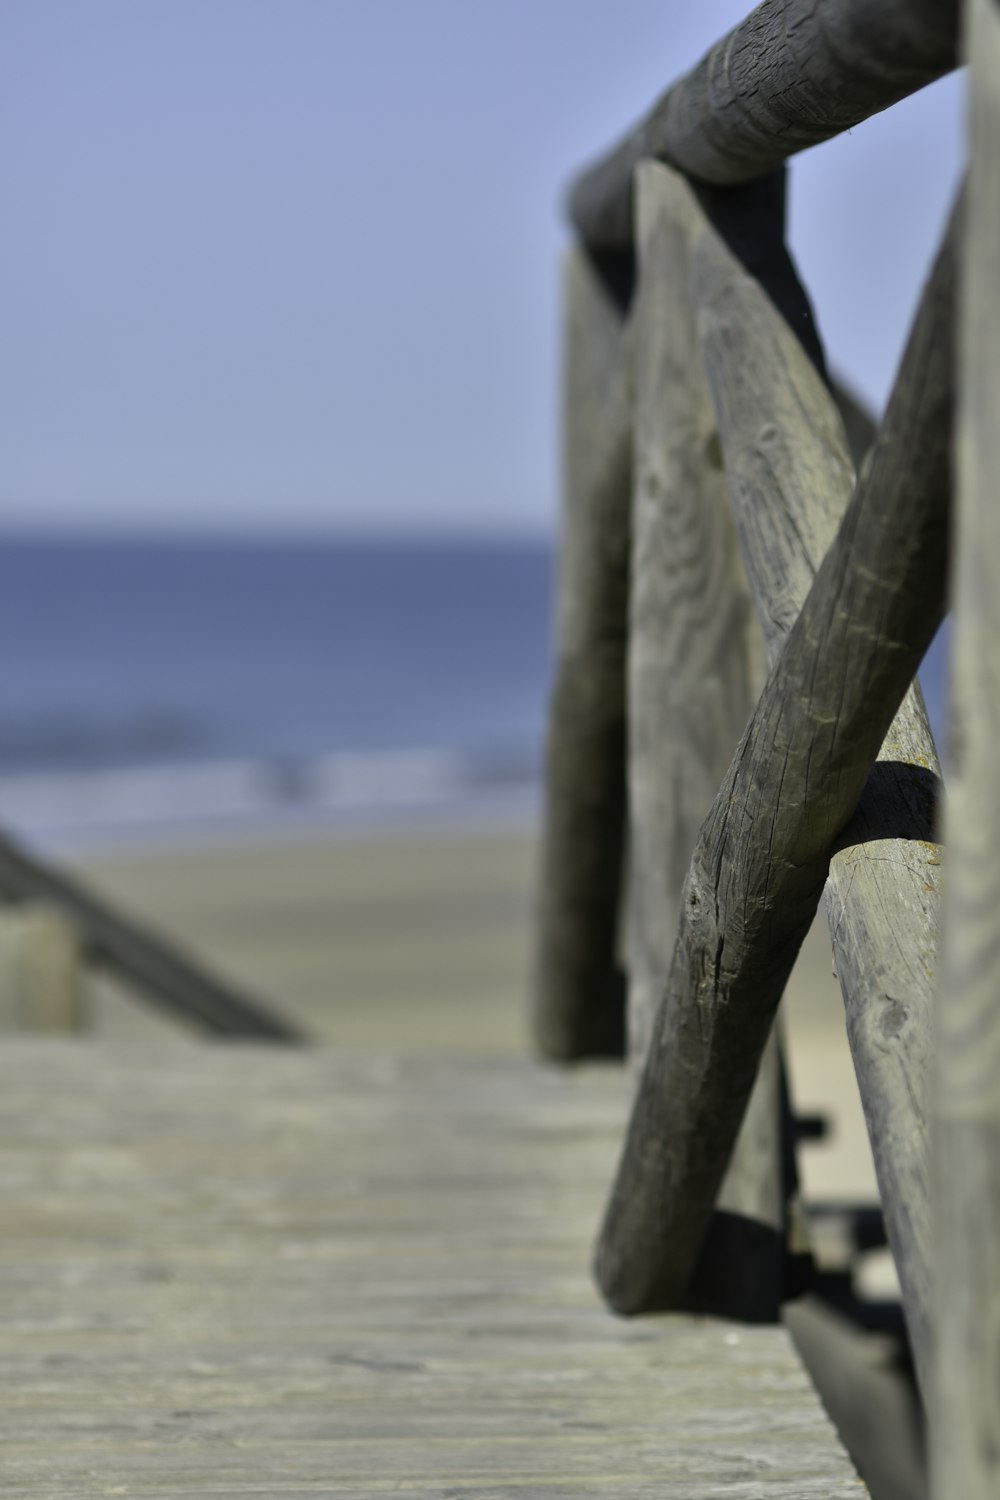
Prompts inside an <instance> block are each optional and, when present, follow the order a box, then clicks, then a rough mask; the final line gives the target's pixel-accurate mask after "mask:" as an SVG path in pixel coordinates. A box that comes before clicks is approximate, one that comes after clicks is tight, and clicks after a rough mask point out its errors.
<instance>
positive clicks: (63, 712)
mask: <svg viewBox="0 0 1000 1500" xmlns="http://www.w3.org/2000/svg"><path fill="white" fill-rule="evenodd" d="M552 616H553V553H552V549H551V547H550V546H549V545H547V544H546V543H545V542H543V541H538V542H495V541H491V542H477V543H472V542H461V543H460V542H454V543H447V542H439V541H434V542H431V541H427V542H403V541H398V542H388V541H371V542H368V541H344V540H336V541H329V540H328V541H284V542H275V541H271V540H268V541H254V542H236V541H224V540H209V541H206V540H203V539H202V540H182V539H174V540H169V541H164V540H160V539H156V540H135V539H109V538H90V539H81V538H63V539H56V538H26V537H8V538H6V539H3V540H2V543H0V683H2V692H0V826H3V827H5V828H7V829H8V830H10V831H13V832H14V833H15V834H16V835H18V836H19V837H21V838H22V839H24V840H26V841H27V842H28V843H30V844H33V845H34V846H36V847H40V848H43V849H50V850H57V851H58V850H63V849H74V848H79V847H88V846H101V845H107V844H112V843H117V842H120V841H140V842H143V843H147V844H148V843H155V842H164V841H166V842H170V841H176V840H177V839H182V840H190V839H192V838H198V837H209V838H217V837H219V836H220V835H222V834H226V833H232V834H234V835H237V834H241V833H244V832H251V833H254V834H259V833H261V832H266V831H269V830H270V831H281V830H288V829H289V828H294V829H296V830H299V831H305V830H312V829H315V830H319V831H335V830H337V829H359V828H365V829H371V828H377V827H381V826H385V825H391V826H399V825H400V824H401V823H404V822H406V823H412V822H415V821H416V822H420V823H426V822H427V821H428V820H431V821H435V822H437V821H441V820H444V819H456V818H457V819H469V818H472V819H484V818H489V819H492V818H500V819H504V820H509V819H519V820H523V819H527V818H530V817H532V816H534V815H535V814H536V813H537V809H538V805H539V795H540V769H541V759H542V744H543V738H544V720H545V709H546V703H547V698H548V689H549V680H550V673H551V644H550V643H551V623H552ZM923 676H924V682H925V688H926V689H927V691H928V697H929V701H930V706H931V711H932V717H933V718H934V719H936V720H937V721H938V724H939V725H940V720H941V715H942V709H943V704H944V698H945V689H944V683H945V671H944V650H943V647H942V645H941V643H938V646H937V647H936V648H932V652H931V654H930V656H929V659H928V662H927V663H926V664H925V669H924V673H923Z"/></svg>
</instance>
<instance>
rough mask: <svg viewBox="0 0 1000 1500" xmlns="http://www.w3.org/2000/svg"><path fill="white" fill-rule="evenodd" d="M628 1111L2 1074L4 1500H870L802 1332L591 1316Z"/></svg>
mask: <svg viewBox="0 0 1000 1500" xmlns="http://www.w3.org/2000/svg"><path fill="white" fill-rule="evenodd" d="M627 1093H628V1084H627V1079H626V1077H625V1075H624V1071H623V1070H621V1069H614V1070H612V1069H608V1068H599V1069H593V1070H592V1069H574V1070H572V1071H564V1072H554V1071H553V1070H552V1069H547V1068H540V1067H533V1066H530V1065H527V1064H525V1063H521V1062H483V1061H479V1060H474V1059H473V1060H470V1059H463V1060H461V1061H460V1062H455V1061H452V1062H451V1063H447V1062H443V1061H440V1060H436V1059H422V1060H420V1059H413V1058H410V1059H407V1058H397V1057H392V1056H384V1055H376V1056H368V1057H363V1056H357V1055H353V1056H352V1055H351V1054H349V1053H348V1054H337V1053H335V1052H332V1051H330V1050H325V1049H318V1048H317V1049H313V1050H308V1051H307V1050H304V1049H303V1050H300V1051H292V1050H290V1049H287V1048H286V1049H277V1048H274V1047H267V1046H264V1047H254V1048H252V1049H247V1048H239V1049H234V1048H228V1047H227V1048H222V1047H189V1048H185V1049H183V1050H182V1051H176V1050H171V1049H164V1048H160V1047H156V1048H149V1049H137V1048H135V1047H128V1048H122V1049H115V1048H111V1047H107V1046H102V1047H97V1046H95V1045H93V1044H92V1043H80V1042H66V1041H59V1040H52V1039H46V1040H45V1042H44V1043H42V1042H38V1041H25V1040H21V1039H15V1040H13V1041H10V1042H7V1043H5V1045H4V1047H3V1049H2V1050H0V1140H2V1141H3V1179H4V1233H3V1235H2V1236H0V1316H2V1318H3V1351H2V1362H3V1363H2V1368H3V1375H4V1400H3V1402H2V1404H0V1444H2V1448H3V1493H4V1495H5V1497H6V1496H10V1497H11V1500H29V1497H30V1500H70V1497H73V1500H84V1497H88V1500H90V1497H96V1496H103V1495H116V1494H117V1495H125V1496H128V1497H133V1500H138V1497H153V1496H157V1497H163V1500H167V1497H169V1500H178V1497H182V1496H183V1497H190V1500H201V1497H213V1500H216V1497H217V1500H247V1497H251V1496H254V1497H260V1500H265V1497H266V1500H277V1497H281V1500H286V1497H287V1500H305V1497H306V1496H311V1497H314V1500H318V1497H320V1496H323V1497H330V1500H373V1497H382V1496H389V1495H401V1494H404V1495H406V1496H407V1497H408V1500H445V1497H453V1500H457V1497H458V1496H459V1495H461V1496H465V1497H469V1500H472V1497H475V1500H501V1497H503V1500H582V1497H587V1496H592V1497H595V1500H596V1497H598V1496H600V1497H602V1500H654V1497H655V1500H662V1497H663V1496H664V1495H675V1496H677V1497H678V1500H680V1497H683V1500H719V1497H720V1496H726V1495H732V1496H737V1495H738V1496H740V1497H750V1496H756V1495H761V1494H765V1493H766V1494H767V1496H768V1497H769V1500H860V1495H861V1493H862V1492H861V1491H860V1489H859V1485H858V1480H857V1476H856V1474H855V1473H854V1471H853V1469H852V1467H851V1465H850V1463H849V1462H848V1460H847V1457H846V1455H845V1454H844V1451H843V1449H842V1448H841V1446H840V1444H839V1443H838V1441H837V1438H836V1434H835V1433H834V1431H833V1428H832V1426H831V1424H830V1422H829V1419H828V1418H827V1417H826V1415H825V1413H824V1412H823V1410H822V1407H821V1405H820V1403H819V1400H818V1399H817V1397H816V1394H815V1392H814V1391H813V1389H812V1387H811V1385H810V1383H809V1380H808V1377H807V1376H806V1374H805V1372H804V1371H803V1369H802V1367H801V1365H800V1363H799V1361H798V1359H797V1358H796V1356H795V1353H794V1351H793V1349H792V1348H791V1344H790V1341H789V1337H788V1334H787V1333H786V1331H785V1330H784V1329H783V1328H753V1329H746V1328H734V1327H733V1326H732V1325H730V1324H726V1323H719V1322H712V1321H706V1320H704V1319H694V1318H677V1319H672V1320H671V1321H670V1323H669V1324H666V1325H665V1324H663V1323H650V1324H645V1325H635V1324H633V1325H626V1324H623V1323H621V1322H620V1321H619V1320H618V1319H615V1318H609V1317H608V1316H607V1313H606V1311H605V1310H604V1308H603V1307H602V1306H601V1305H600V1301H599V1299H598V1298H597V1296H596V1295H595V1293H594V1291H593V1288H592V1286H591V1285H590V1283H589V1278H588V1275H587V1241H588V1238H589V1235H590V1233H591V1228H592V1225H593V1219H594V1215H595V1214H596V1213H597V1211H598V1209H599V1205H600V1198H601V1193H602V1192H603V1189H604V1184H605V1183H606V1181H607V1175H608V1173H609V1171H610V1170H611V1166H612V1164H613V1161H614V1153H615V1150H616V1148H617V1144H618V1141H619V1140H620V1135H621V1130H622V1126H623V1123H624V1117H625V1111H626V1108H627ZM40 1100H44V1101H45V1107H44V1108H39V1101H40Z"/></svg>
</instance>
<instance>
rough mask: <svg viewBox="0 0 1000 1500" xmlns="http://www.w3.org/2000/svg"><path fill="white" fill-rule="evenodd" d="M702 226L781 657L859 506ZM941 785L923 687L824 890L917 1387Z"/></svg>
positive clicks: (739, 502)
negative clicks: (843, 520)
mask: <svg viewBox="0 0 1000 1500" xmlns="http://www.w3.org/2000/svg"><path fill="white" fill-rule="evenodd" d="M654 170H658V171H660V172H662V173H666V170H667V169H665V168H657V169H654ZM675 182H676V183H677V187H676V191H677V192H679V193H684V192H687V193H688V195H689V197H690V196H691V195H690V190H689V189H686V188H685V187H684V186H683V184H681V183H680V181H679V179H675ZM702 222H703V228H702V233H701V235H700V238H699V241H698V244H697V245H696V247H695V251H694V260H695V266H696V286H697V302H698V307H699V314H698V318H699V326H700V328H701V332H702V338H703V344H704V351H705V359H706V364H707V368H708V375H709V383H710V386H711V389H712V394H713V399H714V401H715V406H716V410H717V412H718V416H719V423H720V431H721V435H722V449H723V453H724V456H725V467H726V474H727V476H728V479H729V484H730V491H731V495H732V499H733V505H734V510H735V514H736V517H737V525H738V530H739V535H740V540H741V545H742V549H743V555H744V559H745V563H746V566H747V570H748V572H749V574H750V577H751V578H752V580H753V589H754V596H755V598H756V600H757V602H758V606H759V608H760V611H761V617H762V623H763V625H764V629H765V632H766V634H767V636H768V642H769V649H770V653H771V656H772V660H776V659H777V656H778V654H779V653H780V650H781V647H782V645H783V643H784V640H785V638H786V636H787V634H788V631H789V629H790V627H791V625H792V623H793V621H794V619H795V617H796V616H797V614H798V611H799V609H800V608H801V606H802V603H803V601H804V599H805V597H806V594H807V592H808V589H809V586H810V584H811V582H812V579H813V577H814V576H815V573H816V570H817V568H818V567H819V564H820V562H821V560H822V557H823V555H824V553H825V551H826V549H827V547H828V545H829V543H830V542H831V540H832V538H833V537H834V535H835V532H836V526H837V524H838V521H839V520H840V517H841V516H842V514H843V511H844V509H845V507H846V505H847V503H848V500H849V497H850V493H851V487H852V477H853V476H852V470H851V465H850V460H849V456H848V451H847V445H846V440H845V436H844V431H843V428H842V426H841V422H840V418H839V415H838V412H837V410H836V408H835V405H834V399H833V398H832V397H831V394H830V392H829V391H828V390H827V388H826V386H825V385H824V384H823V382H822V381H821V380H819V379H818V377H817V375H816V373H815V371H814V370H813V369H812V368H810V365H809V362H808V361H807V360H806V358H805V357H804V355H803V354H802V351H801V349H800V348H799V345H798V343H797V340H796V339H795V338H794V336H793V335H792V334H791V332H790V330H789V329H788V328H787V326H786V325H785V324H784V322H783V321H782V320H781V319H780V318H779V317H778V316H777V315H776V313H775V310H774V308H773V306H772V305H771V303H770V301H769V299H768V298H767V297H766V296H765V294H764V292H763V290H762V289H761V287H760V286H758V285H757V284H756V283H755V282H754V281H753V280H752V279H751V278H750V277H748V276H747V275H745V274H743V273H742V271H741V269H740V267H739V266H738V265H737V264H736V262H735V261H734V258H733V257H732V255H730V254H729V252H728V251H727V249H726V247H725V246H724V245H723V244H722V243H721V242H720V241H719V239H718V237H717V236H716V235H715V234H714V233H713V231H712V230H711V228H710V226H708V225H707V224H705V223H704V221H702ZM748 370H752V371H753V375H752V378H751V379H747V378H746V374H745V372H746V371H748ZM939 784H940V767H939V765H938V761H937V755H936V751H935V747H934V742H933V737H932V735H931V731H930V728H929V726H928V723H927V717H926V713H925V711H924V707H923V702H922V699H921V697H920V691H919V688H918V687H917V686H916V685H914V687H913V688H912V689H911V691H910V692H909V693H908V694H907V696H906V698H905V699H904V700H903V704H902V707H901V708H900V711H899V713H898V714H897V716H896V718H895V720H894V721H893V723H892V726H891V727H890V729H889V732H888V734H887V736H886V739H885V741H884V743H883V745H882V748H881V750H880V752H879V763H878V765H877V766H876V767H875V768H874V770H873V772H872V775H871V776H870V777H869V779H868V782H867V784H866V786H865V790H864V792H863V794H862V797H861V802H860V804H859V807H858V810H857V812H856V814H855V816H854V818H853V819H852V820H851V822H850V824H849V825H848V827H847V829H846V830H845V831H844V834H843V835H842V837H841V839H840V841H839V846H838V850H837V852H836V854H835V856H834V858H833V860H832V863H831V866H830V873H829V879H828V882H827V889H826V910H827V917H828V920H829V926H830V933H831V938H832V940H833V947H834V956H835V960H836V968H837V973H838V976H839V979H840V984H841V990H842V993H843V996H844V1005H845V1011H846V1017H847V1026H848V1036H849V1039H850V1043H851V1050H852V1054H853V1057H854V1063H855V1068H856V1071H857V1075H858V1082H859V1086H860V1090H861V1097H862V1103H863V1106H864V1110H865V1116H866V1120H867V1124H868V1130H869V1136H870V1139H871V1143H872V1151H873V1155H874V1159H875V1166H876V1172H877V1174H878V1179H879V1185H880V1190H881V1194H882V1199H883V1202H884V1204H885V1207H886V1218H887V1222H888V1227H889V1237H890V1242H891V1244H892V1248H893V1252H894V1256H895V1259H896V1264H897V1267H898V1270H899V1274H900V1280H901V1283H902V1287H903V1293H904V1301H905V1305H906V1310H907V1318H908V1322H909V1327H910V1333H911V1339H912V1341H913V1344H914V1349H915V1352H916V1355H917V1362H918V1367H919V1369H920V1372H921V1375H922V1377H926V1372H927V1368H928V1360H929V1357H930V1264H931V1246H930V1238H931V1228H930V1204H929V1160H930V1156H929V1134H928V1120H927V1111H926V1103H927V1097H928V1092H927V1091H928V1087H929V1078H930V1067H931V1059H932V1055H933V1003H934V976H935V969H936V960H935V952H936V940H937V932H938V925H939V909H940V901H941V851H940V845H939V844H938V843H937V841H936V840H937V834H936V832H935V828H934V809H935V802H936V791H937V788H938V786H939Z"/></svg>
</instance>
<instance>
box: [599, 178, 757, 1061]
mask: <svg viewBox="0 0 1000 1500" xmlns="http://www.w3.org/2000/svg"><path fill="white" fill-rule="evenodd" d="M635 191H636V206H637V213H636V239H637V250H638V283H637V289H636V301H635V345H634V370H635V407H634V410H635V419H634V420H635V431H634V449H633V491H632V580H631V598H630V607H629V631H628V727H629V735H628V786H629V913H628V958H629V965H628V967H629V992H628V1031H629V1052H630V1055H631V1057H632V1060H633V1063H634V1064H635V1066H636V1068H637V1069H641V1067H642V1063H643V1060H644V1058H645V1055H646V1050H647V1047H648V1045H649V1036H650V1032H651V1031H652V1025H653V1016H654V1015H655V1013H656V1006H657V1004H658V1002H659V999H660V995H661V994H662V993H663V989H664V987H665V985H666V981H667V977H668V975H669V973H670V961H671V958H672V957H673V951H674V942H675V941H676V938H677V924H678V911H679V901H680V894H681V888H682V887H683V884H684V877H685V876H686V875H687V870H688V865H689V864H690V862H691V855H692V853H693V851H694V846H695V841H696V840H697V837H698V830H699V828H700V827H701V825H702V823H703V822H704V820H705V818H706V817H707V815H708V812H709V809H710V808H711V806H712V800H713V798H714V797H715V794H716V792H717V791H718V789H719V786H720V784H721V782H722V778H723V777H724V776H725V774H726V772H727V770H728V769H729V762H730V760H731V759H732V754H733V751H734V750H735V749H736V746H737V744H738V743H739V738H740V735H741V734H742V733H743V730H744V729H745V728H746V724H747V720H748V719H749V717H750V714H751V712H752V710H753V706H754V704H755V703H756V701H757V696H758V694H759V692H760V689H761V688H762V687H763V684H764V653H763V641H762V639H761V635H760V631H759V629H758V626H757V623H756V619H755V616H754V610H753V603H752V601H751V598H750V593H749V589H748V587H747V582H746V577H745V574H744V571H743V566H742V563H741V562H740V555H739V550H738V547H737V544H736V535H735V528H734V526H733V522H732V517H731V514H730V509H729V501H728V498H727V494H726V478H725V475H724V473H723V469H722V450H721V448H720V446H719V435H718V429H717V424H716V420H715V412H714V410H713V408H712V402H711V399H710V396H709V392H708V385H707V383H706V380H705V377H704V373H703V370H702V360H701V353H700V348H699V343H698V331H697V328H696V325H695V309H694V304H693V301H692V297H691V271H690V239H691V235H692V234H693V233H694V231H695V230H696V228H697V223H698V217H699V215H698V209H697V206H696V204H695V203H694V201H693V199H692V198H691V197H690V195H689V194H688V193H687V192H686V191H685V190H684V189H683V188H682V187H681V186H680V183H679V179H677V178H675V177H674V176H673V174H671V173H670V172H668V171H667V170H666V169H665V168H663V167H660V166H657V165H655V164H653V163H644V164H643V165H642V166H640V167H639V169H638V171H637V173H636V184H635Z"/></svg>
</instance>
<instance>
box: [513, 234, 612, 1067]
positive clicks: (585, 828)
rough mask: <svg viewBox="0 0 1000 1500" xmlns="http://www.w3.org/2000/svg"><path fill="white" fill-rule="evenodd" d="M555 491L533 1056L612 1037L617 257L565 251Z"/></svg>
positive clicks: (572, 1052)
mask: <svg viewBox="0 0 1000 1500" xmlns="http://www.w3.org/2000/svg"><path fill="white" fill-rule="evenodd" d="M564 276H565V281H564V285H565V309H564V318H565V330H564V333H565V350H564V370H565V382H566V384H565V403H566V404H565V410H564V414H563V420H564V434H563V438H564V495H563V525H562V539H561V554H560V559H559V579H558V590H557V619H556V670H555V684H554V688H553V693H552V703H551V706H550V714H549V741H548V752H547V765H546V810H547V811H546V820H545V829H544V835H543V845H542V858H541V864H542V873H541V880H540V883H539V889H540V900H541V912H540V914H539V921H538V947H537V952H536V954H535V973H534V988H533V994H532V1018H531V1019H532V1029H533V1032H534V1036H535V1042H536V1045H537V1046H538V1048H539V1050H540V1052H541V1053H542V1055H543V1056H545V1057H548V1058H551V1059H552V1060H554V1061H560V1062H569V1061H573V1060H574V1059H579V1058H582V1057H594V1056H618V1057H620V1056H621V1055H622V1053H623V1051H624V1025H625V1001H624V984H623V981H622V978H621V976H620V974H619V971H618V966H617V961H616V960H617V935H618V923H619V913H620V909H621V888H622V866H623V859H624V840H625V653H626V645H627V637H628V567H629V511H630V505H631V486H632V390H631V382H632V375H631V339H630V333H629V324H628V322H627V312H628V305H629V300H630V293H631V286H630V281H631V270H630V266H629V265H628V264H625V265H622V264H615V263H614V262H612V264H611V265H608V264H602V263H600V262H599V261H596V260H594V259H593V258H592V257H591V256H589V255H588V254H587V253H586V252H585V251H583V250H581V249H580V248H579V247H574V248H573V249H572V250H571V251H570V252H569V254H568V256H567V260H566V264H565V271H564Z"/></svg>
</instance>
